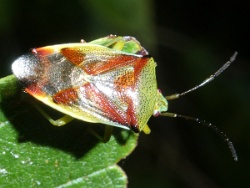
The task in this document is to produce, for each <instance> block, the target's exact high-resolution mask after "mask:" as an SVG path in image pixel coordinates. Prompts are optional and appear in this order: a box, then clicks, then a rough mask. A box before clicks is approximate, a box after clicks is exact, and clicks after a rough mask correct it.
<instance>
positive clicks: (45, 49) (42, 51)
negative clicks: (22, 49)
mask: <svg viewBox="0 0 250 188" xmlns="http://www.w3.org/2000/svg"><path fill="white" fill-rule="evenodd" d="M54 51H55V50H54V48H53V47H51V46H46V47H41V48H34V49H33V50H32V52H33V53H34V54H37V55H40V56H46V55H49V54H53V53H54Z"/></svg>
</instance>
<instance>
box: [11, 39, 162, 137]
mask: <svg viewBox="0 0 250 188" xmlns="http://www.w3.org/2000/svg"><path fill="white" fill-rule="evenodd" d="M104 43H105V44H104ZM155 67H156V63H155V61H154V60H153V58H152V57H150V56H149V55H148V52H147V51H146V50H145V49H144V48H143V47H142V46H141V45H140V44H139V42H138V41H136V40H135V39H134V38H133V37H116V36H108V37H105V38H102V39H99V40H96V41H92V42H90V43H72V44H62V45H54V46H47V47H42V48H37V49H33V51H32V53H31V54H27V55H24V56H21V57H20V58H18V59H17V60H16V61H15V62H14V63H13V65H12V69H13V72H14V75H15V76H16V77H17V78H18V80H20V81H21V83H22V84H23V85H24V87H25V91H26V92H27V93H29V94H30V95H32V96H34V97H35V98H37V99H38V100H40V101H42V102H44V103H45V104H47V105H49V106H51V107H53V108H54V109H56V110H59V111H61V112H63V113H65V114H67V115H69V116H71V117H74V118H76V119H80V120H84V121H87V122H93V123H103V124H107V125H111V126H116V127H121V128H124V129H132V130H134V131H135V132H140V131H142V130H143V131H144V132H146V133H148V132H149V128H148V126H147V121H148V119H149V118H150V116H151V115H152V114H156V113H159V111H162V110H164V111H166V110H167V101H166V99H165V98H164V97H163V96H162V95H161V94H160V93H159V91H158V90H157V83H156V77H155Z"/></svg>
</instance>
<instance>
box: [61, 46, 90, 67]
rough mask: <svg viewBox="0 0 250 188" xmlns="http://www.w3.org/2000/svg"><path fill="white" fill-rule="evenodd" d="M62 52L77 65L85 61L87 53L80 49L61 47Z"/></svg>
mask: <svg viewBox="0 0 250 188" xmlns="http://www.w3.org/2000/svg"><path fill="white" fill-rule="evenodd" d="M61 53H62V54H63V55H64V56H65V57H66V58H67V59H68V60H69V61H70V62H72V63H74V64H75V65H79V64H81V63H82V62H83V61H84V57H85V54H84V53H82V52H81V51H79V50H75V49H71V48H63V49H61Z"/></svg>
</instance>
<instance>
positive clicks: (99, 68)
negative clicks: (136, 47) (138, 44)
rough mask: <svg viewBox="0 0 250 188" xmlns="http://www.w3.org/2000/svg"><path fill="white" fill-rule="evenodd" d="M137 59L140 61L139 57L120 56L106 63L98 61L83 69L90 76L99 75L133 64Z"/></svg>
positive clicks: (115, 56)
mask: <svg viewBox="0 0 250 188" xmlns="http://www.w3.org/2000/svg"><path fill="white" fill-rule="evenodd" d="M136 59H138V57H136V56H133V55H124V54H118V55H114V56H113V57H111V58H109V59H107V60H106V61H98V62H94V63H90V64H87V65H85V66H84V67H83V69H84V71H85V72H86V73H88V74H90V75H97V74H100V73H103V72H106V71H109V70H113V69H116V68H119V67H123V66H126V65H129V64H133V62H134V61H135V60H136Z"/></svg>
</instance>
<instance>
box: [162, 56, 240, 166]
mask: <svg viewBox="0 0 250 188" xmlns="http://www.w3.org/2000/svg"><path fill="white" fill-rule="evenodd" d="M237 54H238V52H234V54H233V55H232V56H231V58H230V59H229V61H227V62H226V63H225V64H224V65H223V66H222V67H221V68H219V69H218V70H217V71H216V72H215V73H214V74H212V75H210V76H209V77H208V78H207V79H205V80H204V81H203V82H201V83H200V84H199V85H196V86H195V87H193V88H191V89H189V90H187V91H185V92H182V93H176V94H172V95H169V96H166V97H165V98H166V99H167V100H173V99H177V98H179V97H181V96H184V95H186V94H188V93H190V92H192V91H194V90H196V89H198V88H200V87H202V86H204V85H206V84H207V83H209V82H211V81H213V80H214V79H215V78H216V77H217V76H219V75H220V74H221V73H222V72H223V71H224V70H226V69H227V68H228V67H229V66H230V65H231V64H232V63H233V62H234V61H235V59H236V56H237ZM160 115H162V116H168V117H178V118H183V119H186V120H192V121H195V122H197V123H198V124H201V125H204V126H206V127H208V128H211V129H212V130H213V131H214V132H215V133H216V134H218V135H219V136H220V137H221V139H222V140H224V141H225V142H226V143H227V145H228V148H229V150H230V152H231V153H232V156H233V158H234V160H235V161H238V156H237V153H236V150H235V148H234V146H233V143H232V142H231V141H230V140H229V138H228V137H227V135H226V134H225V133H224V132H222V131H221V130H220V129H219V128H217V127H216V126H215V125H213V124H212V123H208V122H206V121H205V120H200V119H199V118H195V117H191V116H185V115H179V114H176V113H169V112H161V113H160Z"/></svg>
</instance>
